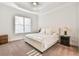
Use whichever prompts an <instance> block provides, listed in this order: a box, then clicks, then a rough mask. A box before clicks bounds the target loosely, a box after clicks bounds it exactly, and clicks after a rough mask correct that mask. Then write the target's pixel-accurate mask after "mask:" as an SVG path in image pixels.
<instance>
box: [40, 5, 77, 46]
mask: <svg viewBox="0 0 79 59" xmlns="http://www.w3.org/2000/svg"><path fill="white" fill-rule="evenodd" d="M47 26H51V27H53V26H54V27H55V26H58V27H62V26H69V27H70V31H71V42H70V43H71V44H72V45H78V39H77V31H76V30H77V28H76V26H77V24H76V4H69V5H65V6H63V7H61V8H59V9H57V10H54V11H53V10H52V11H51V12H49V13H47V14H43V15H41V14H40V15H39V27H47Z"/></svg>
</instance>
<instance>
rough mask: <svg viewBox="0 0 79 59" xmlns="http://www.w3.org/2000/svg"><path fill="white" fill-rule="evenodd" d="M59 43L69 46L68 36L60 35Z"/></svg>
mask: <svg viewBox="0 0 79 59" xmlns="http://www.w3.org/2000/svg"><path fill="white" fill-rule="evenodd" d="M60 44H63V45H66V46H70V36H65V35H61V36H60Z"/></svg>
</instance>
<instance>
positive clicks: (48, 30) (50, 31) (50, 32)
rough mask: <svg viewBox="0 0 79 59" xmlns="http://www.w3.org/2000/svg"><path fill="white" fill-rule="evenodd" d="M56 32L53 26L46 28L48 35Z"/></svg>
mask: <svg viewBox="0 0 79 59" xmlns="http://www.w3.org/2000/svg"><path fill="white" fill-rule="evenodd" d="M53 33H54V32H53V30H52V29H51V28H46V34H47V35H52V34H53Z"/></svg>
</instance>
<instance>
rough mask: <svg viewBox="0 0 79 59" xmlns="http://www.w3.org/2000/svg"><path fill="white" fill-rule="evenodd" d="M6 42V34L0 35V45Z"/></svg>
mask: <svg viewBox="0 0 79 59" xmlns="http://www.w3.org/2000/svg"><path fill="white" fill-rule="evenodd" d="M5 43H8V35H0V45H1V44H5Z"/></svg>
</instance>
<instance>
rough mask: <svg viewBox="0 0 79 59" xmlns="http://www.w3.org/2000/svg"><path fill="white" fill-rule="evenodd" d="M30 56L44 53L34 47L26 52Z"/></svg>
mask: <svg viewBox="0 0 79 59" xmlns="http://www.w3.org/2000/svg"><path fill="white" fill-rule="evenodd" d="M26 54H27V55H28V56H42V54H41V53H40V52H38V51H37V50H35V49H33V50H31V51H29V52H27V53H26Z"/></svg>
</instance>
